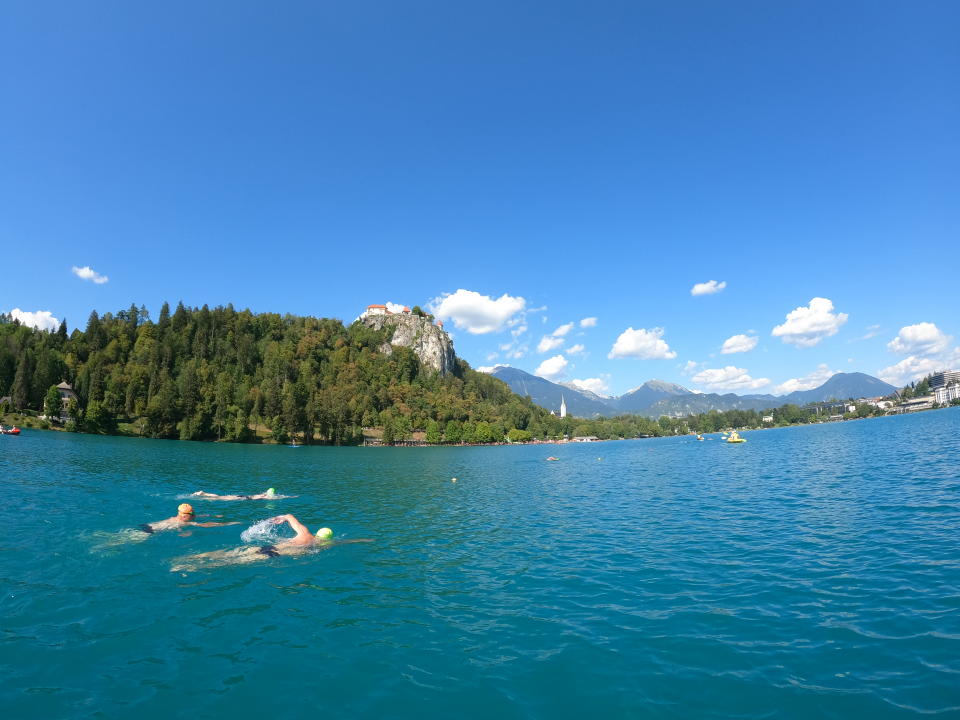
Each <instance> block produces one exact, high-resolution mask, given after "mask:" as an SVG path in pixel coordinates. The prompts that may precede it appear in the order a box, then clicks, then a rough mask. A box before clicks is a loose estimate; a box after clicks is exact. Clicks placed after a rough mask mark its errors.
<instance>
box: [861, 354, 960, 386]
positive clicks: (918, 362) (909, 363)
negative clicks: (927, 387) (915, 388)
mask: <svg viewBox="0 0 960 720" xmlns="http://www.w3.org/2000/svg"><path fill="white" fill-rule="evenodd" d="M950 367H952V365H946V364H944V363H943V362H942V361H940V360H939V359H936V358H929V357H919V356H917V355H911V356H910V357H906V358H904V359H903V360H901V361H900V362H898V363H897V364H896V365H891V366H890V367H885V368H884V369H883V370H881V371H880V372H878V373H877V377H879V378H880V379H881V380H883V381H884V382H888V383H890V384H891V385H896V386H897V387H902V386H904V385H906V384H907V383H909V382H911V381H913V380H919V379H920V378H923V377H926V376H927V375H930V374H931V373H935V372H937V371H938V370H946V369H949V368H950Z"/></svg>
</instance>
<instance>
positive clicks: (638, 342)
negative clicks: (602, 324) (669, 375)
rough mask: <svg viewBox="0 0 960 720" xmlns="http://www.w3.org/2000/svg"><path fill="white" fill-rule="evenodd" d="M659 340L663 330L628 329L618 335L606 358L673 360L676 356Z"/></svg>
mask: <svg viewBox="0 0 960 720" xmlns="http://www.w3.org/2000/svg"><path fill="white" fill-rule="evenodd" d="M661 338H663V328H651V329H650V330H646V329H644V328H640V329H639V330H634V329H633V328H632V327H628V328H627V329H626V330H624V331H623V332H622V333H620V337H618V338H617V341H616V342H615V343H614V344H613V347H612V348H610V352H609V353H608V354H607V357H608V358H611V359H612V358H627V357H635V358H640V359H641V360H655V359H665V360H670V359H672V358H675V357H676V356H677V354H676V353H675V352H674V351H673V350H671V349H670V346H669V345H667V343H666V342H664V341H663V340H662V339H661Z"/></svg>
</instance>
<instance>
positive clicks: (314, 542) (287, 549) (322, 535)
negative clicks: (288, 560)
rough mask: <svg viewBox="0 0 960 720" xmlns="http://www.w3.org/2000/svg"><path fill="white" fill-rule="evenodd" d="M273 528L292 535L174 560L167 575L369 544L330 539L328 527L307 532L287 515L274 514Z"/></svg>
mask: <svg viewBox="0 0 960 720" xmlns="http://www.w3.org/2000/svg"><path fill="white" fill-rule="evenodd" d="M270 522H272V523H273V524H274V525H282V524H283V523H287V524H288V525H289V526H290V527H291V528H292V529H293V531H294V532H295V533H296V535H295V536H294V537H292V538H290V539H289V540H281V541H280V542H277V543H274V544H273V545H261V546H260V547H239V548H234V549H233V550H213V551H211V552H205V553H199V554H197V555H188V556H187V557H184V558H180V559H179V560H177V561H174V564H173V565H171V567H170V571H171V572H182V571H188V570H198V569H200V568H201V567H220V566H223V565H246V564H248V563H254V562H260V561H262V560H267V559H268V558H273V557H278V556H280V555H303V554H305V553H308V552H317V551H320V550H326V549H328V548H331V547H333V546H334V545H347V544H349V543H367V542H373V540H372V539H370V538H358V539H356V540H334V539H333V530H331V529H330V528H320V529H319V530H317V532H316V534H313V533H311V532H310V530H309V529H307V526H306V525H304V524H303V523H302V522H300V521H299V520H297V518H296V517H294V516H293V515H290V514H289V513H288V514H286V515H277V516H276V517H274V518H270Z"/></svg>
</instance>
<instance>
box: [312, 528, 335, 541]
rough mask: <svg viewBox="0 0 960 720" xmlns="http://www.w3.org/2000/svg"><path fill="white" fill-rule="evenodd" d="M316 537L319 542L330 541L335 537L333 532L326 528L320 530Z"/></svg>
mask: <svg viewBox="0 0 960 720" xmlns="http://www.w3.org/2000/svg"><path fill="white" fill-rule="evenodd" d="M314 535H315V536H316V538H317V540H329V539H330V538H332V537H333V530H331V529H330V528H326V527H324V528H320V529H319V530H317V532H316V533H314Z"/></svg>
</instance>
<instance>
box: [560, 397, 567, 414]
mask: <svg viewBox="0 0 960 720" xmlns="http://www.w3.org/2000/svg"><path fill="white" fill-rule="evenodd" d="M566 416H567V401H566V400H564V399H563V395H561V396H560V417H561V418H565V417H566Z"/></svg>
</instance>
